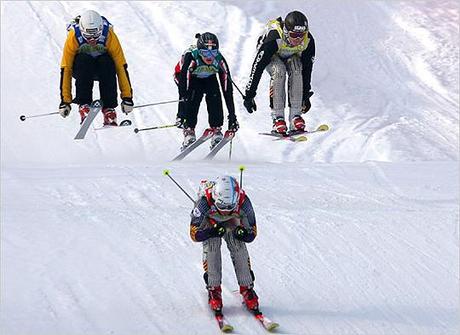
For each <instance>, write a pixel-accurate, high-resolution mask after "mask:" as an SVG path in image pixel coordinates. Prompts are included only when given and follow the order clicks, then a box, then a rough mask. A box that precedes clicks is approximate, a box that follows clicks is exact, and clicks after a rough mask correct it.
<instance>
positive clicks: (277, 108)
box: [266, 56, 286, 120]
mask: <svg viewBox="0 0 460 335" xmlns="http://www.w3.org/2000/svg"><path fill="white" fill-rule="evenodd" d="M266 70H267V72H268V73H269V74H270V108H271V110H272V113H271V115H272V119H273V120H275V119H277V118H284V107H285V106H286V88H285V87H286V66H285V65H284V63H283V61H282V60H281V59H280V58H279V57H277V56H274V57H273V58H272V61H271V62H270V63H269V64H268V65H267V68H266Z"/></svg>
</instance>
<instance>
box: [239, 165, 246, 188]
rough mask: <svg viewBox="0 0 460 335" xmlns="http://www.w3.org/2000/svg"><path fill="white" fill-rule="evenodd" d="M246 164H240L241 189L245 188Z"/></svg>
mask: <svg viewBox="0 0 460 335" xmlns="http://www.w3.org/2000/svg"><path fill="white" fill-rule="evenodd" d="M245 169H246V168H245V166H244V165H240V190H242V189H243V171H244V170H245Z"/></svg>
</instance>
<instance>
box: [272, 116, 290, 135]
mask: <svg viewBox="0 0 460 335" xmlns="http://www.w3.org/2000/svg"><path fill="white" fill-rule="evenodd" d="M286 132H287V126H286V121H284V118H282V117H278V118H276V119H274V120H273V129H272V133H275V134H281V135H286Z"/></svg>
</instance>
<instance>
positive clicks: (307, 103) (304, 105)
mask: <svg viewBox="0 0 460 335" xmlns="http://www.w3.org/2000/svg"><path fill="white" fill-rule="evenodd" d="M312 95H313V92H311V91H310V92H308V93H306V94H304V97H303V102H302V108H301V110H300V112H301V113H302V114H305V113H306V112H308V111H309V110H310V108H311V102H310V97H311V96H312Z"/></svg>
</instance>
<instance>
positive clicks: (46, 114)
mask: <svg viewBox="0 0 460 335" xmlns="http://www.w3.org/2000/svg"><path fill="white" fill-rule="evenodd" d="M54 114H59V112H53V113H45V114H36V115H21V116H20V117H19V120H21V121H25V120H26V119H31V118H33V117H42V116H48V115H54Z"/></svg>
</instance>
